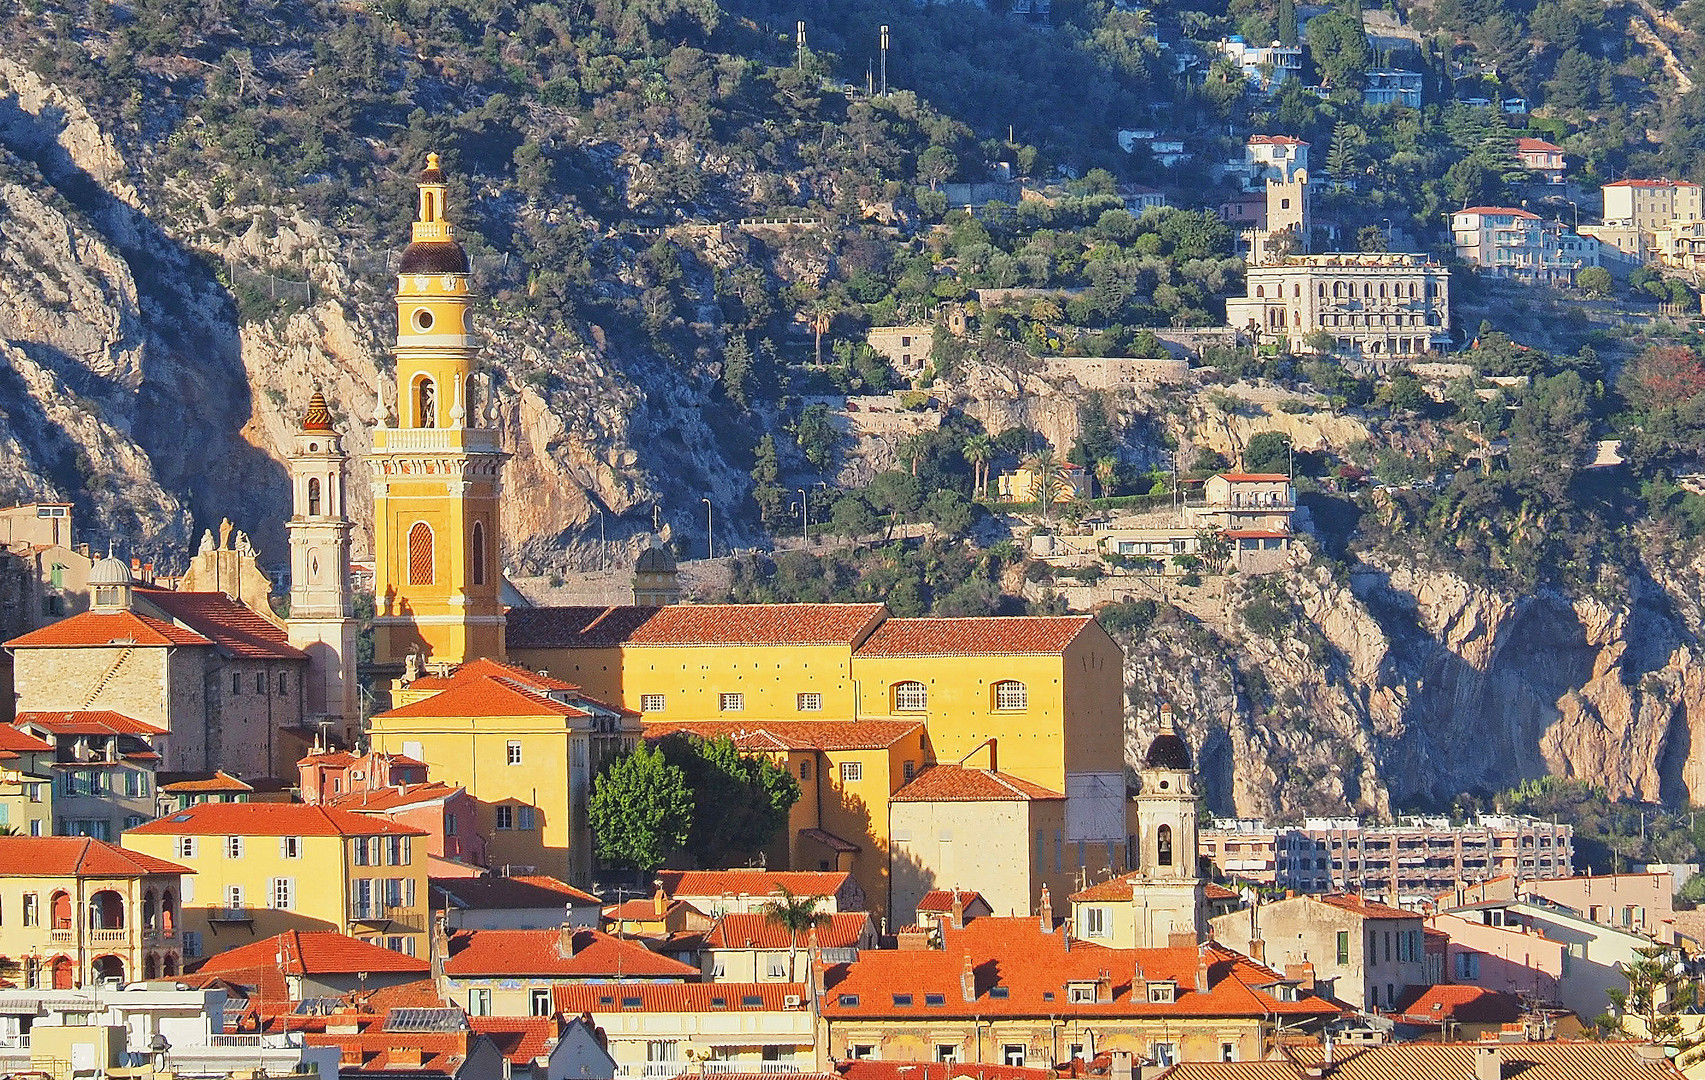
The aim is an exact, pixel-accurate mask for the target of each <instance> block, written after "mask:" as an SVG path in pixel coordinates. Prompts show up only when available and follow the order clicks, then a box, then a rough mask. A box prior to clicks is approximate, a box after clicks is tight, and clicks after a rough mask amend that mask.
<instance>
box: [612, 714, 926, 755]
mask: <svg viewBox="0 0 1705 1080" xmlns="http://www.w3.org/2000/svg"><path fill="white" fill-rule="evenodd" d="M922 730H923V724H922V723H921V722H920V721H917V720H680V721H669V720H661V721H656V722H653V723H647V724H646V725H645V736H646V738H648V739H656V738H661V737H663V736H664V735H672V734H675V733H676V732H683V731H684V732H687V733H689V734H693V735H698V736H700V737H702V738H706V739H716V738H722V737H724V736H726V737H728V738H730V739H733V740H734V745H736V746H738V747H740V748H741V749H743V750H745V749H750V750H883V749H886V748H887V747H890V746H893V745H894V744H895V743H897V742H899V741H900V740H901V739H905V738H908V737H910V736H912V735H916V734H919V733H920V732H921V731H922Z"/></svg>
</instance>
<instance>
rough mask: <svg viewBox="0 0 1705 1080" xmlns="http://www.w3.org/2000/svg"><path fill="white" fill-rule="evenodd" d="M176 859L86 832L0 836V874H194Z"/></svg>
mask: <svg viewBox="0 0 1705 1080" xmlns="http://www.w3.org/2000/svg"><path fill="white" fill-rule="evenodd" d="M193 873H195V871H194V870H191V869H189V868H188V867H187V866H179V865H178V864H177V863H172V862H167V861H166V860H164V859H156V858H155V857H154V856H152V855H144V854H142V853H141V852H140V851H128V850H126V849H124V848H121V847H119V846H118V845H117V844H109V843H107V842H106V841H104V840H92V839H90V838H89V837H87V836H0V877H115V878H116V877H144V876H146V875H149V874H193Z"/></svg>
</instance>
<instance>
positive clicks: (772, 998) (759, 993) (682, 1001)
mask: <svg viewBox="0 0 1705 1080" xmlns="http://www.w3.org/2000/svg"><path fill="white" fill-rule="evenodd" d="M551 996H552V998H553V1000H554V1004H555V1005H556V1011H557V1012H559V1013H567V1014H569V1015H570V1016H579V1015H580V1014H581V1013H591V1014H592V1016H593V1017H594V1018H596V1017H598V1016H599V1015H600V1014H609V1013H622V1012H657V1013H683V1012H690V1013H714V1012H724V1011H727V1012H742V1011H745V1012H751V1011H764V1012H781V1011H783V1010H784V1009H786V1010H797V1009H800V1008H803V1006H802V1005H789V1004H787V999H788V998H797V999H798V1000H800V1001H804V999H805V985H804V984H803V983H790V982H764V983H737V982H717V983H639V984H636V985H624V986H611V985H597V984H580V985H576V986H558V987H556V988H554V989H553V990H552V991H551Z"/></svg>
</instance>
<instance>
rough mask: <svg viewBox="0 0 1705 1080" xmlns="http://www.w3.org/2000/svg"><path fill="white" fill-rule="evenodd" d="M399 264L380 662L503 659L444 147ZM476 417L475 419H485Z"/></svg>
mask: <svg viewBox="0 0 1705 1080" xmlns="http://www.w3.org/2000/svg"><path fill="white" fill-rule="evenodd" d="M419 186H420V210H419V216H418V219H417V220H416V221H415V223H414V234H413V237H412V242H411V243H410V244H409V246H408V248H407V249H406V250H405V251H404V252H403V257H402V262H401V264H400V265H399V266H398V268H397V345H396V348H395V349H394V350H392V351H393V353H394V354H395V356H396V358H397V395H398V398H399V400H398V402H397V426H395V427H391V426H389V419H390V418H389V415H388V413H387V411H386V409H385V406H384V400H383V395H382V394H381V398H380V403H379V409H378V414H377V415H376V416H375V417H374V427H373V452H372V454H371V455H369V457H368V461H369V462H370V463H371V465H372V467H373V534H374V536H373V539H374V545H373V546H374V566H375V570H374V601H375V603H376V606H377V608H378V611H377V616H376V617H375V618H374V620H373V625H374V636H375V639H376V640H375V642H374V656H373V661H374V664H375V665H376V666H379V667H382V668H393V669H394V668H398V667H401V666H403V665H404V664H405V663H406V662H407V660H408V657H409V656H410V655H411V654H412V655H416V656H418V657H420V659H422V660H430V661H435V662H438V661H442V662H447V663H452V664H458V663H462V662H463V661H466V660H473V659H477V658H479V657H482V656H489V657H499V658H501V657H502V656H503V651H504V649H503V602H502V597H501V592H500V589H501V581H502V574H501V571H500V569H499V561H498V539H499V537H498V520H499V519H498V491H499V478H500V473H501V472H502V468H503V462H504V459H505V458H507V457H508V455H507V454H504V453H503V452H502V451H501V450H500V449H499V448H498V441H497V433H496V432H494V431H491V430H488V429H485V428H481V427H479V426H478V425H477V422H476V423H475V424H472V425H470V423H469V419H470V417H469V407H468V398H469V386H468V380H469V377H470V375H472V373H473V370H474V360H475V355H474V345H473V342H472V339H471V338H470V337H469V336H468V299H469V291H468V256H467V254H466V253H465V252H463V251H462V246H461V245H460V244H458V243H457V242H456V230H455V227H454V226H452V225H451V224H450V222H449V221H448V220H447V219H446V218H445V210H446V207H445V195H446V186H445V183H444V173H443V170H441V169H440V168H439V167H438V155H437V154H428V155H427V157H426V169H425V171H423V172H422V173H421V174H420V181H419ZM476 421H477V418H476Z"/></svg>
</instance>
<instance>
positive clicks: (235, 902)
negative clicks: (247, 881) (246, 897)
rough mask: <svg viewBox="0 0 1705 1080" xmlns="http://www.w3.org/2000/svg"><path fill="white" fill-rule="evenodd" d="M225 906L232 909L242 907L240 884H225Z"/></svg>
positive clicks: (238, 909)
mask: <svg viewBox="0 0 1705 1080" xmlns="http://www.w3.org/2000/svg"><path fill="white" fill-rule="evenodd" d="M225 906H226V907H228V908H230V909H232V910H233V911H240V910H242V907H243V887H242V886H241V885H227V886H225Z"/></svg>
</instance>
